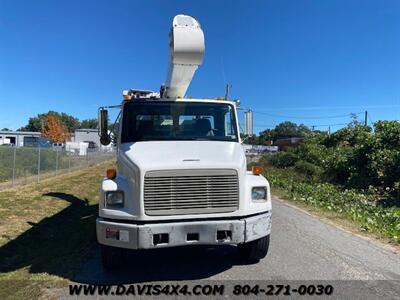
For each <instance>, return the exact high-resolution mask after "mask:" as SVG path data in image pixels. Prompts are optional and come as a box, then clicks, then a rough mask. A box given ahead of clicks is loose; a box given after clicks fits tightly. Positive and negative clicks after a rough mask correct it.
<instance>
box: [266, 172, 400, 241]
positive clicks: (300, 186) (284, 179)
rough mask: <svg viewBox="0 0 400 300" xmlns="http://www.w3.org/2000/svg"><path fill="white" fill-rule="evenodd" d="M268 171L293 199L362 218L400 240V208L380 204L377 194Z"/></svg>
mask: <svg viewBox="0 0 400 300" xmlns="http://www.w3.org/2000/svg"><path fill="white" fill-rule="evenodd" d="M268 171H269V173H268V174H266V175H267V177H268V180H269V182H270V183H271V186H272V188H274V187H279V188H282V189H284V190H285V191H286V192H287V194H288V196H289V198H290V199H292V200H295V201H301V202H304V203H307V204H310V205H313V206H316V207H320V208H323V209H326V210H328V211H333V212H336V213H339V214H341V215H344V216H346V217H348V218H350V219H352V220H354V221H357V222H359V223H360V225H361V228H363V229H364V230H366V231H374V232H379V233H381V234H382V235H384V236H386V237H389V238H392V239H394V240H395V241H397V242H400V209H399V208H398V207H395V206H392V207H385V206H380V205H376V203H377V202H376V201H375V200H376V199H377V198H379V197H378V196H377V195H375V194H367V193H360V192H359V191H357V190H354V189H353V190H340V189H339V188H338V187H336V186H334V185H332V184H329V183H318V184H315V183H307V182H299V181H297V180H294V179H293V178H294V177H293V176H291V175H290V173H288V172H279V171H276V172H275V171H273V170H271V169H269V170H268Z"/></svg>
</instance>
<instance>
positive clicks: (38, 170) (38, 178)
mask: <svg viewBox="0 0 400 300" xmlns="http://www.w3.org/2000/svg"><path fill="white" fill-rule="evenodd" d="M39 181H40V144H38V168H37V182H38V183H39Z"/></svg>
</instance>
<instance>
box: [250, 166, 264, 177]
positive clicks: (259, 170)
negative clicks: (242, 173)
mask: <svg viewBox="0 0 400 300" xmlns="http://www.w3.org/2000/svg"><path fill="white" fill-rule="evenodd" d="M251 171H252V173H253V174H254V175H261V174H262V172H263V168H261V167H260V166H253V167H252V168H251Z"/></svg>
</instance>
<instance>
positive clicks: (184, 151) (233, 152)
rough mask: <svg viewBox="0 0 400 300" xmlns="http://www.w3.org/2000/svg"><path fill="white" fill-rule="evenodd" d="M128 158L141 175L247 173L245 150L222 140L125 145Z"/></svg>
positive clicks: (122, 151)
mask: <svg viewBox="0 0 400 300" xmlns="http://www.w3.org/2000/svg"><path fill="white" fill-rule="evenodd" d="M119 155H122V156H125V158H127V159H128V160H129V161H131V162H132V163H134V164H135V165H136V166H137V167H138V168H139V169H140V171H141V172H143V171H144V172H146V171H151V170H173V169H216V168H218V169H219V168H227V169H236V170H238V171H239V170H243V171H245V170H246V158H245V154H244V150H243V147H242V145H241V144H240V143H236V142H222V141H157V142H156V141H154V142H137V143H126V144H122V145H121V147H120V149H119Z"/></svg>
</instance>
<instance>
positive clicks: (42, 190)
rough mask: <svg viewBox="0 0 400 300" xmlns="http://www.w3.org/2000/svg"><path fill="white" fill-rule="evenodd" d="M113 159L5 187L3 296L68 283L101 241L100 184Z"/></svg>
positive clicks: (0, 215)
mask: <svg viewBox="0 0 400 300" xmlns="http://www.w3.org/2000/svg"><path fill="white" fill-rule="evenodd" d="M111 164H112V163H111V162H106V163H102V164H100V165H97V166H94V167H91V168H88V169H86V170H82V171H77V172H74V173H71V174H67V175H62V176H59V177H56V178H53V179H49V180H46V181H43V182H42V183H40V184H32V185H28V186H24V187H19V188H16V189H11V190H7V191H3V192H0V299H28V298H29V299H32V298H33V299H35V298H38V297H40V296H41V295H42V293H43V290H44V288H50V287H60V286H65V285H67V284H68V282H69V279H71V278H73V276H74V274H75V273H76V271H77V270H78V268H79V266H80V265H81V263H82V262H83V261H84V260H85V259H86V258H87V256H88V255H89V254H90V251H91V250H92V249H93V247H92V245H93V244H94V242H95V241H96V233H95V220H96V215H97V203H98V195H99V185H100V181H101V178H102V177H103V174H104V170H105V169H106V168H107V166H109V165H111Z"/></svg>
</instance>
